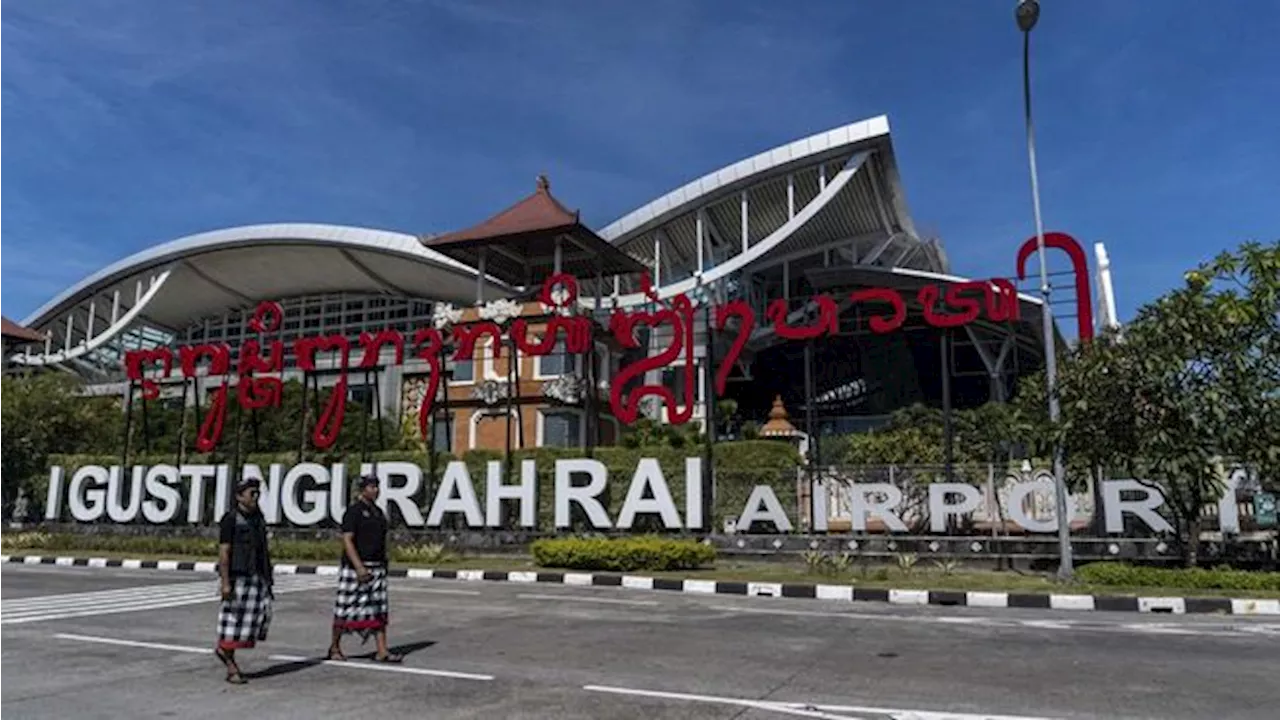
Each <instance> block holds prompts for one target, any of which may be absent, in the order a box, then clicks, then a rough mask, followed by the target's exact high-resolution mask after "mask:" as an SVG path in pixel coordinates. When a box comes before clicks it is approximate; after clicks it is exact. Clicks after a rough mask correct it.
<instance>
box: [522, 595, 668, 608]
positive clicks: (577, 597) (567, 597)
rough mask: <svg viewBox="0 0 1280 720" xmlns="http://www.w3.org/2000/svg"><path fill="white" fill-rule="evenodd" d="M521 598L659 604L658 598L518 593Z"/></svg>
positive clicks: (616, 603) (612, 603) (621, 603)
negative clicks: (624, 598)
mask: <svg viewBox="0 0 1280 720" xmlns="http://www.w3.org/2000/svg"><path fill="white" fill-rule="evenodd" d="M516 597H517V598H520V599H521V600H568V601H569V602H585V603H605V604H609V605H657V604H658V601H657V600H623V599H621V598H602V597H582V596H580V595H535V594H533V593H521V594H519V595H516Z"/></svg>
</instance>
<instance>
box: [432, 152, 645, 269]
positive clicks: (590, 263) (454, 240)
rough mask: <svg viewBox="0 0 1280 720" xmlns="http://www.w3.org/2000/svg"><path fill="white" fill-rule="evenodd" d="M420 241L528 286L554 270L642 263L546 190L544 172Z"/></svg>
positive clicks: (548, 187) (548, 185)
mask: <svg viewBox="0 0 1280 720" xmlns="http://www.w3.org/2000/svg"><path fill="white" fill-rule="evenodd" d="M423 242H424V244H425V245H426V246H427V247H428V248H430V249H432V250H435V251H437V252H440V253H442V254H444V255H447V256H449V257H451V258H453V259H455V260H457V261H459V262H462V263H466V264H467V265H470V266H472V267H475V268H481V269H483V272H485V273H486V274H488V275H491V276H493V277H496V278H498V279H499V280H502V281H503V282H506V283H509V284H511V285H521V286H525V287H530V286H532V285H534V284H535V283H537V282H539V281H540V280H542V279H543V278H545V277H547V276H548V275H550V274H551V273H553V272H555V271H557V270H559V271H561V272H567V273H569V274H571V275H575V276H577V277H581V278H593V277H613V276H615V275H622V274H629V273H638V272H640V271H641V270H643V269H644V266H643V265H641V264H640V263H639V262H637V261H636V260H635V259H633V258H632V257H630V256H629V255H627V254H626V253H624V252H622V251H621V250H619V249H618V248H616V247H614V246H613V245H611V244H609V243H608V242H606V241H605V240H604V239H602V238H601V237H600V236H599V235H597V234H595V232H593V231H592V230H591V229H590V228H588V227H586V226H585V225H583V224H582V222H581V220H580V218H579V214H578V212H577V211H570V210H568V209H567V208H565V206H564V205H562V204H560V201H558V200H556V199H555V197H554V196H552V194H551V183H550V182H548V180H547V178H546V176H545V175H542V176H539V177H538V184H537V188H536V189H535V190H534V192H533V194H532V195H529V196H528V197H526V198H524V199H523V200H521V201H520V202H518V203H516V204H515V205H512V206H511V207H509V208H507V209H506V210H503V211H502V212H500V213H498V214H497V215H494V216H493V217H491V218H489V219H488V220H485V221H484V222H482V223H480V224H478V225H475V226H473V227H470V228H467V229H465V230H459V231H457V232H451V233H445V234H443V235H436V236H432V237H427V238H426V239H424V241H423Z"/></svg>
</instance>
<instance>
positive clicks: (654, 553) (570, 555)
mask: <svg viewBox="0 0 1280 720" xmlns="http://www.w3.org/2000/svg"><path fill="white" fill-rule="evenodd" d="M530 550H531V552H532V553H533V560H534V562H536V563H537V564H538V565H541V566H542V567H551V568H567V569H572V570H610V571H614V572H631V571H634V570H693V569H696V568H699V567H701V566H703V565H706V564H708V563H710V562H712V561H714V560H715V559H716V551H715V548H713V547H711V546H710V545H704V544H703V543H700V542H697V541H696V540H676V539H672V538H663V537H658V536H654V535H649V536H643V537H630V538H549V539H545V540H536V541H534V543H533V545H532V546H531V547H530Z"/></svg>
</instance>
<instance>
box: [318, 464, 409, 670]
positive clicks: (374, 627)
mask: <svg viewBox="0 0 1280 720" xmlns="http://www.w3.org/2000/svg"><path fill="white" fill-rule="evenodd" d="M377 499H378V478H376V477H374V476H372V475H366V476H364V477H362V478H360V497H359V499H358V500H357V501H356V502H354V503H352V504H351V506H350V507H348V508H347V511H346V513H344V514H343V516H342V561H341V567H340V568H339V570H338V593H337V598H336V600H335V601H334V605H333V644H332V645H330V646H329V659H330V660H346V659H347V656H346V655H343V654H342V636H343V635H345V634H346V633H349V632H355V633H359V634H360V636H361V638H362V639H363V640H364V641H366V642H367V641H368V640H369V636H370V635H377V638H378V652H377V654H376V655H375V656H374V659H375V660H377V661H378V662H389V663H398V662H400V661H401V660H403V659H404V658H402V657H401V656H400V655H397V654H395V653H393V652H391V651H390V650H389V649H388V648H387V622H388V620H389V619H390V613H391V606H390V603H389V601H388V598H387V516H386V514H385V513H383V512H382V509H381V508H379V507H378V505H377V502H376V501H377Z"/></svg>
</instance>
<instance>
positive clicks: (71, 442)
mask: <svg viewBox="0 0 1280 720" xmlns="http://www.w3.org/2000/svg"><path fill="white" fill-rule="evenodd" d="M327 392H328V390H327V389H322V391H321V399H320V401H319V402H321V403H323V402H324V399H325V398H326V397H327ZM316 402H317V401H315V400H313V399H312V397H311V396H310V395H308V399H307V405H308V407H307V408H305V409H304V407H303V401H302V384H301V383H299V382H289V383H286V384H285V388H284V394H283V397H282V402H281V406H280V407H278V408H265V409H263V410H259V411H258V412H257V413H249V412H243V411H241V410H240V409H239V407H238V405H237V404H236V403H235V402H234V401H233V402H232V403H231V407H229V408H228V409H227V416H226V421H225V425H224V428H223V435H222V439H221V441H220V442H219V444H218V447H217V448H216V449H215V454H216V455H217V456H220V457H221V458H223V459H229V458H230V457H231V456H232V455H233V454H234V452H235V448H236V431H237V427H238V428H239V445H240V452H241V453H242V456H243V455H247V454H248V453H250V452H298V451H302V452H304V453H306V454H308V455H310V454H313V451H312V448H311V445H310V435H311V430H312V428H313V426H314V419H315V417H316V415H317V414H318V413H317V411H316V409H315V405H316ZM0 405H3V418H0V422H2V424H3V434H4V438H3V440H4V442H3V463H4V466H3V488H4V508H5V512H6V513H7V512H8V510H9V508H10V506H11V504H12V502H13V500H14V498H16V497H17V494H18V488H19V487H21V486H23V485H29V483H30V482H31V480H32V478H33V476H36V475H39V474H41V473H44V472H46V470H47V468H48V456H49V455H51V454H81V453H97V454H102V455H115V456H117V457H119V455H120V453H121V452H122V451H123V449H124V438H125V427H126V422H125V413H124V409H123V398H121V397H119V396H116V395H111V396H106V397H86V396H84V395H83V394H81V386H80V383H79V381H78V380H76V379H75V378H73V377H71V376H70V375H66V374H63V373H60V372H43V373H35V374H26V375H13V376H6V377H5V378H4V380H3V389H2V390H0ZM180 405H181V403H180V402H169V401H152V402H149V403H147V404H146V409H145V410H144V409H143V403H142V402H141V401H140V399H139V398H138V397H137V396H136V395H135V397H134V403H133V410H132V413H131V414H132V419H131V420H130V422H128V423H127V426H128V432H129V448H130V455H131V456H137V455H141V454H144V453H153V454H164V453H173V455H174V458H175V460H176V458H177V456H178V455H179V449H180V448H181V449H182V450H181V452H182V454H183V456H186V455H189V454H191V453H193V452H194V450H193V446H194V444H195V437H196V432H197V429H198V427H199V422H198V421H197V416H196V411H195V408H194V407H187V408H185V409H184V408H182V407H180ZM207 409H208V408H207V405H206V406H205V408H204V410H205V411H207ZM304 412H305V413H306V417H305V418H304V417H303V414H304ZM382 424H383V425H382V436H381V437H382V441H381V446H380V445H379V435H378V423H377V419H376V418H373V417H370V415H369V413H368V412H366V410H365V408H364V406H363V405H361V404H359V403H356V402H350V401H348V402H347V404H346V413H345V416H344V418H343V422H342V432H341V434H340V435H339V436H338V441H337V442H336V443H335V445H334V447H333V448H331V449H330V450H329V451H328V452H329V453H338V454H346V453H351V452H355V451H359V450H360V449H361V448H365V449H367V450H369V451H373V450H377V449H379V448H380V447H381V449H388V450H389V449H395V448H397V447H398V446H399V445H400V444H401V442H402V441H401V438H400V434H399V433H398V432H397V431H396V428H395V423H394V419H390V418H383V419H382ZM304 428H305V430H304ZM304 431H305V433H306V435H305V439H304V435H303V432H304Z"/></svg>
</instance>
